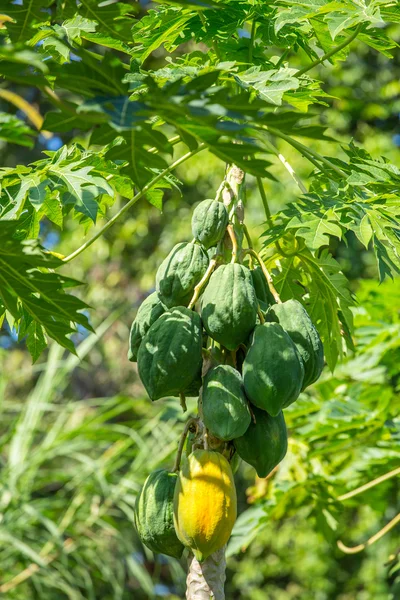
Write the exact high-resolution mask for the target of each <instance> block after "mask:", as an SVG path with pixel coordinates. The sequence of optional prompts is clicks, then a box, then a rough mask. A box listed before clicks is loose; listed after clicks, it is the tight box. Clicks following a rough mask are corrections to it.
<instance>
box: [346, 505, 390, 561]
mask: <svg viewBox="0 0 400 600" xmlns="http://www.w3.org/2000/svg"><path fill="white" fill-rule="evenodd" d="M398 523H400V513H399V514H397V515H396V516H395V517H394V519H392V520H391V521H389V523H387V525H385V526H384V527H382V529H380V530H379V531H378V533H376V534H375V535H373V536H372V537H370V538H369V540H367V541H366V542H365V544H359V545H358V546H345V544H343V542H342V541H341V540H339V541H338V542H337V545H338V548H339V550H341V551H342V552H344V553H345V554H357V553H358V552H362V551H363V550H365V548H367V547H369V546H372V544H374V543H375V542H377V541H378V540H380V539H381V538H382V537H383V536H384V535H386V534H387V533H389V531H391V529H393V528H394V527H396V525H397V524H398Z"/></svg>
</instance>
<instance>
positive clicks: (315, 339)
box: [266, 299, 324, 390]
mask: <svg viewBox="0 0 400 600" xmlns="http://www.w3.org/2000/svg"><path fill="white" fill-rule="evenodd" d="M266 318H267V321H277V322H278V323H279V324H280V325H282V327H283V328H284V330H285V331H286V332H287V333H288V334H289V335H290V337H291V338H292V340H293V342H294V343H295V346H296V348H297V350H298V352H299V354H300V356H301V359H302V361H303V364H304V381H303V388H302V389H303V390H304V389H305V388H306V387H308V386H309V385H311V384H312V383H314V382H315V381H317V379H318V378H319V376H320V375H321V372H322V369H323V368H324V347H323V345H322V341H321V338H320V337H319V334H318V331H317V329H316V328H315V326H314V324H313V322H312V321H311V319H310V317H309V315H308V313H307V311H306V309H305V308H304V306H303V305H302V304H301V303H300V302H299V301H298V300H294V299H292V300H287V301H286V302H283V303H282V304H275V305H274V306H271V308H270V309H269V311H268V313H267V316H266Z"/></svg>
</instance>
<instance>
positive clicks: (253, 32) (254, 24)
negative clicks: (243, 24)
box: [249, 18, 257, 65]
mask: <svg viewBox="0 0 400 600" xmlns="http://www.w3.org/2000/svg"><path fill="white" fill-rule="evenodd" d="M256 29H257V21H256V20H255V18H254V19H253V21H252V23H251V34H250V42H249V64H250V65H251V64H252V62H253V49H254V42H255V39H256Z"/></svg>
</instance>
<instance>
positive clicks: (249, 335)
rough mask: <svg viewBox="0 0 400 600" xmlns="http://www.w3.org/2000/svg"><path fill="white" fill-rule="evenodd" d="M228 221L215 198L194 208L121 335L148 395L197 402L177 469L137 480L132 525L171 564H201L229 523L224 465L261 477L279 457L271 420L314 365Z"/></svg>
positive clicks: (319, 361)
mask: <svg viewBox="0 0 400 600" xmlns="http://www.w3.org/2000/svg"><path fill="white" fill-rule="evenodd" d="M237 214H238V211H237V204H233V205H232V206H231V207H230V206H229V204H227V203H223V202H221V201H219V200H217V199H216V200H204V201H203V202H201V203H200V204H199V205H198V206H197V207H196V209H195V210H194V213H193V217H192V232H193V236H194V240H193V241H191V242H187V243H186V242H183V243H180V244H177V245H176V246H175V247H174V248H173V249H172V251H171V252H170V254H169V255H168V256H167V258H166V259H165V260H164V261H163V262H162V264H161V265H160V267H159V269H158V271H157V275H156V291H155V292H154V293H153V294H151V295H150V296H148V298H146V300H144V302H143V303H142V305H141V306H140V308H139V310H138V312H137V316H136V319H135V320H134V322H133V324H132V328H131V334H130V348H129V354H128V356H129V359H130V360H131V361H137V363H138V371H139V376H140V378H141V380H142V382H143V385H144V387H145V388H146V391H147V393H148V395H149V396H150V398H151V399H152V400H157V399H159V398H162V397H166V396H178V397H180V398H181V404H182V406H183V407H184V409H185V407H186V405H185V397H186V396H198V397H199V418H198V419H197V424H199V423H200V424H201V427H200V428H199V427H197V429H196V432H197V441H196V443H195V444H194V445H193V446H192V445H191V444H190V445H189V446H190V447H189V450H188V452H187V453H186V454H185V455H184V457H183V459H182V466H181V467H180V465H179V462H178V465H177V467H176V469H175V471H174V472H168V471H165V470H159V471H156V472H154V473H152V474H151V475H150V476H149V478H148V479H147V481H146V482H145V484H144V486H143V488H142V490H141V492H140V494H139V496H138V500H137V504H136V526H137V529H138V532H139V535H140V537H141V539H142V541H143V542H144V543H145V544H146V545H147V546H148V547H149V548H150V549H152V550H153V551H155V552H162V553H165V554H169V555H172V556H180V555H181V554H182V551H183V547H184V546H186V547H188V548H190V549H191V551H192V552H193V553H194V554H195V556H196V557H197V558H198V560H200V561H201V560H204V559H205V558H207V557H208V556H209V555H210V554H212V553H213V552H214V551H216V550H217V549H218V548H221V547H222V546H223V545H224V544H225V543H226V542H227V540H228V538H229V536H230V533H231V530H232V527H233V524H234V522H235V519H236V492H235V485H234V480H233V474H232V468H231V464H230V462H231V461H232V459H233V457H234V456H235V455H236V456H239V457H241V458H242V459H243V460H244V461H246V462H247V463H249V464H250V465H252V466H253V467H254V468H255V470H256V472H257V474H258V475H259V476H260V477H266V476H267V475H268V474H269V473H271V471H272V470H273V469H274V468H275V467H276V466H277V465H278V463H279V462H280V461H281V460H282V459H283V458H284V456H285V454H286V451H287V431H286V425H285V420H284V416H283V412H282V411H283V409H285V408H286V407H288V406H289V405H290V404H292V403H293V402H294V401H295V400H296V399H297V397H298V396H299V394H300V392H301V391H302V390H304V389H305V388H306V387H307V386H308V385H310V384H311V383H313V382H314V381H316V380H317V379H318V377H319V376H320V374H321V371H322V368H323V363H324V357H323V346H322V342H321V340H320V337H319V335H318V332H317V330H316V328H315V327H314V325H313V323H312V321H311V319H310V317H309V315H308V313H307V311H306V309H305V308H304V307H303V305H302V304H301V303H300V302H298V301H297V300H294V299H291V300H288V301H286V302H281V301H280V298H279V296H278V295H277V294H276V292H275V290H274V288H273V286H271V285H269V282H270V283H271V280H270V275H269V273H268V271H267V269H266V267H265V265H264V263H263V261H262V260H261V259H260V258H259V256H258V255H257V253H256V252H254V251H253V250H252V249H251V248H249V249H247V250H242V249H241V239H240V228H241V227H243V221H242V220H240V219H239V220H238V218H237ZM253 256H255V257H256V258H257V260H258V261H259V265H258V266H256V267H254V264H253V260H252V258H253ZM273 292H275V293H273ZM199 431H200V432H201V439H200V441H199ZM186 433H187V432H186ZM210 440H211V441H212V443H211V442H210ZM192 442H193V439H192ZM209 443H210V445H209ZM210 448H211V449H210Z"/></svg>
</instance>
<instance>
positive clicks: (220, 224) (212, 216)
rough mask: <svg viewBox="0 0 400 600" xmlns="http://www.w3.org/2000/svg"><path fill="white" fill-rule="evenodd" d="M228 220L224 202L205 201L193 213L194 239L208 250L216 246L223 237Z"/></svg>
mask: <svg viewBox="0 0 400 600" xmlns="http://www.w3.org/2000/svg"><path fill="white" fill-rule="evenodd" d="M228 220H229V216H228V211H227V210H226V208H225V206H224V204H223V203H222V202H218V200H203V202H200V204H198V205H197V206H196V208H195V209H194V211H193V216H192V233H193V237H194V238H195V239H196V240H198V241H199V242H200V243H201V244H202V245H203V246H204V248H206V249H208V248H210V247H211V246H215V244H217V243H218V242H219V240H220V239H221V238H222V237H223V235H224V233H225V230H226V227H227V225H228Z"/></svg>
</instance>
